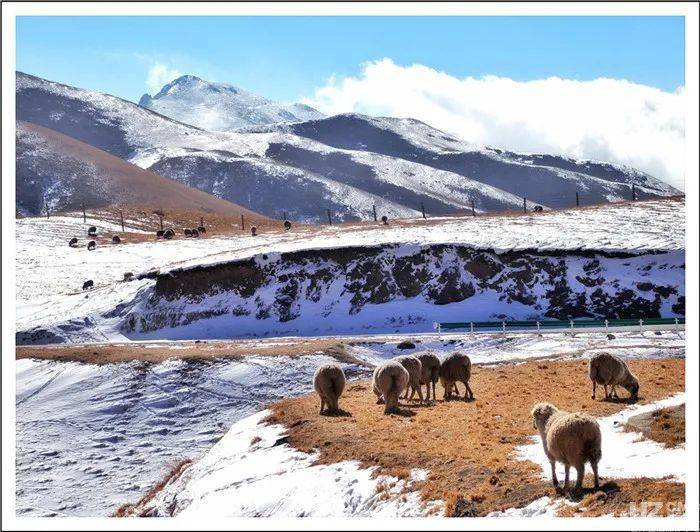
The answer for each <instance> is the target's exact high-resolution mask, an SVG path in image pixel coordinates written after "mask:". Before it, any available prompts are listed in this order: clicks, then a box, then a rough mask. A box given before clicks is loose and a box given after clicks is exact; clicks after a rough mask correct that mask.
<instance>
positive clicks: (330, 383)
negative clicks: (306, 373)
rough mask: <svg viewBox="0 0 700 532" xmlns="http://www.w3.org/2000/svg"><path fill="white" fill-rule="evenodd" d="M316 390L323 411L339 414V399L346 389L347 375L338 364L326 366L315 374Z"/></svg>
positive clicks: (321, 367) (321, 412)
mask: <svg viewBox="0 0 700 532" xmlns="http://www.w3.org/2000/svg"><path fill="white" fill-rule="evenodd" d="M314 389H315V390H316V393H318V395H319V397H320V398H321V411H320V412H319V413H320V414H323V409H324V407H326V408H327V412H338V399H339V398H340V396H341V395H342V393H343V390H344V389H345V373H343V370H342V368H341V367H340V366H339V365H338V364H324V365H323V366H320V367H319V368H318V369H317V370H316V372H315V373H314Z"/></svg>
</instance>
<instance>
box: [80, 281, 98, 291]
mask: <svg viewBox="0 0 700 532" xmlns="http://www.w3.org/2000/svg"><path fill="white" fill-rule="evenodd" d="M93 286H95V283H93V282H92V279H90V280H88V281H85V282H84V283H83V290H87V289H88V288H92V287H93Z"/></svg>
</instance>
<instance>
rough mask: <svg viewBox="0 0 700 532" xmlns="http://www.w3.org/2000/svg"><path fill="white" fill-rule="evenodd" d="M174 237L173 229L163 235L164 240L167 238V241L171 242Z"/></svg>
mask: <svg viewBox="0 0 700 532" xmlns="http://www.w3.org/2000/svg"><path fill="white" fill-rule="evenodd" d="M174 236H175V231H173V230H172V229H168V230H167V231H166V232H165V233H163V238H165V239H166V240H170V239H171V238H172V237H174Z"/></svg>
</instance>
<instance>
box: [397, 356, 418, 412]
mask: <svg viewBox="0 0 700 532" xmlns="http://www.w3.org/2000/svg"><path fill="white" fill-rule="evenodd" d="M394 360H396V361H397V362H398V363H399V364H401V365H402V366H403V367H404V368H405V369H406V371H408V385H407V386H406V393H405V395H404V396H403V398H404V399H408V400H409V401H411V400H413V396H414V395H415V394H416V392H418V397H419V399H420V402H421V403H422V402H423V391H422V390H421V389H420V377H421V373H422V372H423V367H422V366H423V365H422V364H421V362H420V360H418V359H417V358H416V357H414V356H413V355H401V356H398V357H394ZM409 389H410V391H411V397H410V398H409V397H408V391H409Z"/></svg>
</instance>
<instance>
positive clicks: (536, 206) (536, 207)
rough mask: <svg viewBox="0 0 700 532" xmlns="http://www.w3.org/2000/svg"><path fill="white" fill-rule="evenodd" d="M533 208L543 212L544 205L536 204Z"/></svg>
mask: <svg viewBox="0 0 700 532" xmlns="http://www.w3.org/2000/svg"><path fill="white" fill-rule="evenodd" d="M532 210H533V211H535V212H542V211H543V210H544V209H543V208H542V205H535V207H534V208H533V209H532Z"/></svg>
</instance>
